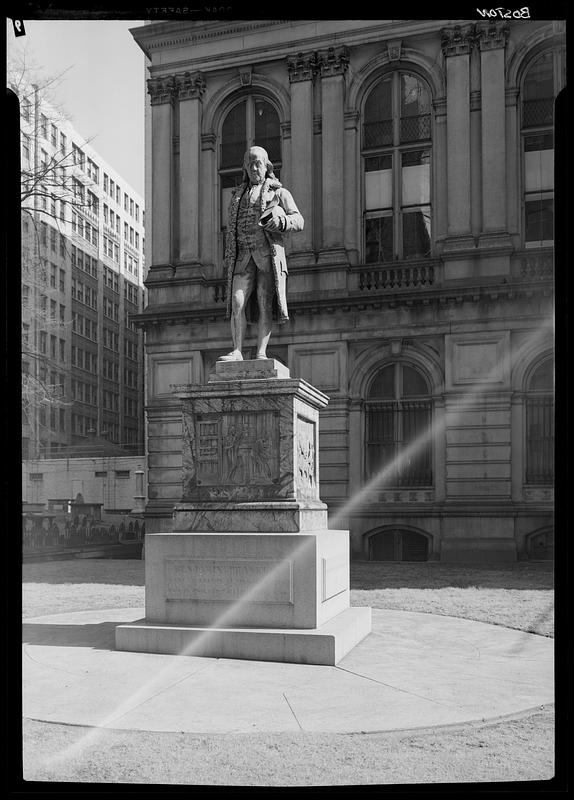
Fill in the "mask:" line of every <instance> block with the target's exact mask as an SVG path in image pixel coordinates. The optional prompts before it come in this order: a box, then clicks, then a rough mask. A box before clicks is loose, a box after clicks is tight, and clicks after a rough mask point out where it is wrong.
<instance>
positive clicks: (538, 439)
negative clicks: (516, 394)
mask: <svg viewBox="0 0 574 800" xmlns="http://www.w3.org/2000/svg"><path fill="white" fill-rule="evenodd" d="M553 481H554V359H552V358H548V359H546V360H545V361H543V362H542V363H541V364H539V366H538V367H536V369H535V370H534V372H533V373H532V375H531V376H530V379H529V381H528V386H527V390H526V483H530V484H532V483H535V484H551V483H552V482H553Z"/></svg>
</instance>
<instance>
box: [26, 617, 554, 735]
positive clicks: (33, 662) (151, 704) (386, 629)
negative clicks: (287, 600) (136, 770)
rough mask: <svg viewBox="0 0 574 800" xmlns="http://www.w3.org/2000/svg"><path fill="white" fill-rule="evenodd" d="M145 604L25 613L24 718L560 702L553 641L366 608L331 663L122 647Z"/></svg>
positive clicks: (263, 716) (315, 715) (393, 724)
mask: <svg viewBox="0 0 574 800" xmlns="http://www.w3.org/2000/svg"><path fill="white" fill-rule="evenodd" d="M143 617H144V610H143V609H133V608H129V609H110V610H104V611H102V610H98V611H83V612H76V613H69V614H58V615H52V616H45V617H38V618H35V619H27V620H26V621H25V622H24V624H23V633H24V637H23V641H24V652H23V710H24V717H26V718H29V719H34V720H41V721H45V722H54V723H65V724H73V725H86V726H92V727H98V728H110V729H118V730H122V729H123V730H126V729H132V730H144V731H180V732H187V733H260V732H265V731H274V732H281V731H285V732H297V731H306V732H330V733H351V732H374V731H389V730H398V729H412V728H425V727H433V726H439V725H449V724H460V723H464V722H471V721H483V720H488V719H495V718H498V717H504V716H507V715H513V714H518V713H521V712H524V711H527V710H530V709H533V708H537V707H539V706H542V705H548V704H551V703H553V702H554V685H553V667H554V641H553V640H552V639H548V638H545V637H542V636H537V635H534V634H528V633H524V632H522V631H515V630H510V629H508V628H503V627H498V626H495V625H487V624H485V623H481V622H474V621H469V620H463V619H458V618H455V617H443V616H437V615H432V614H421V613H416V612H408V611H391V610H377V609H373V632H372V633H371V634H370V635H369V636H367V638H366V639H364V640H363V641H362V642H361V643H360V644H359V645H357V646H356V647H355V648H354V649H353V650H352V651H351V652H350V653H349V654H348V655H347V656H346V657H345V658H343V659H342V660H341V661H340V662H339V664H338V665H337V666H334V667H332V666H311V665H302V664H286V663H280V664H278V663H273V662H263V661H240V660H231V659H211V658H198V657H193V656H167V655H155V654H146V653H128V652H119V651H116V650H115V649H114V631H115V626H116V625H119V624H122V623H126V622H132V621H135V620H138V619H143Z"/></svg>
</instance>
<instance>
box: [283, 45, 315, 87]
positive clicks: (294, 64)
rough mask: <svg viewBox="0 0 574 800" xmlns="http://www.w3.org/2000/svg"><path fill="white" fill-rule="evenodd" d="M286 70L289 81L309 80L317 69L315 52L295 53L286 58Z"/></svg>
mask: <svg viewBox="0 0 574 800" xmlns="http://www.w3.org/2000/svg"><path fill="white" fill-rule="evenodd" d="M287 71H288V72H289V81H290V83H296V82H297V81H311V80H313V78H314V77H315V74H316V73H317V71H318V64H317V53H315V52H311V53H297V55H296V56H289V58H288V59H287Z"/></svg>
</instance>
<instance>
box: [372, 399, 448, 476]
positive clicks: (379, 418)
mask: <svg viewBox="0 0 574 800" xmlns="http://www.w3.org/2000/svg"><path fill="white" fill-rule="evenodd" d="M430 425H431V401H430V400H412V401H391V402H389V401H384V402H369V404H368V407H367V440H366V451H367V471H368V474H369V476H373V475H375V474H376V473H377V472H380V471H382V470H384V469H386V470H388V474H387V476H386V478H385V479H384V483H385V484H386V486H430V485H431V484H432V444H431V441H432V439H431V436H429V435H428V434H429V432H430Z"/></svg>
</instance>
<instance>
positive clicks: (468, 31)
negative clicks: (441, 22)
mask: <svg viewBox="0 0 574 800" xmlns="http://www.w3.org/2000/svg"><path fill="white" fill-rule="evenodd" d="M475 36H476V31H475V26H474V25H465V26H464V27H462V26H461V25H454V27H452V28H443V29H442V30H441V32H440V46H441V48H442V52H443V54H444V55H445V57H447V56H463V55H467V54H468V53H470V51H471V49H472V47H473V45H474V43H475Z"/></svg>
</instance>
